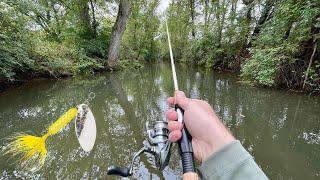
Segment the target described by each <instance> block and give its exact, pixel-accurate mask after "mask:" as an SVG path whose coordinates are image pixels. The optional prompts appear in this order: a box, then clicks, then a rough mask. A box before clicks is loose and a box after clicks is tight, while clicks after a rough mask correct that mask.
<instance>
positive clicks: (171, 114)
mask: <svg viewBox="0 0 320 180" xmlns="http://www.w3.org/2000/svg"><path fill="white" fill-rule="evenodd" d="M166 118H167V119H168V120H169V121H175V120H177V119H178V113H177V112H176V111H175V110H174V109H173V108H171V109H169V110H168V111H167V112H166Z"/></svg>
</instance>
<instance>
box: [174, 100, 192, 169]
mask: <svg viewBox="0 0 320 180" xmlns="http://www.w3.org/2000/svg"><path fill="white" fill-rule="evenodd" d="M175 109H176V111H177V113H178V121H181V122H182V123H183V119H184V110H183V109H182V108H180V107H179V106H178V105H175ZM181 133H182V137H181V139H180V140H179V141H178V145H179V151H180V156H181V159H182V167H183V174H185V173H189V172H194V173H195V172H196V168H195V165H194V157H193V150H192V143H191V141H192V137H191V135H190V133H189V132H188V129H187V128H186V127H185V125H184V123H183V128H182V130H181Z"/></svg>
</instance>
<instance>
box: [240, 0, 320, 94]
mask: <svg viewBox="0 0 320 180" xmlns="http://www.w3.org/2000/svg"><path fill="white" fill-rule="evenodd" d="M319 13H320V11H319V9H318V8H316V7H315V6H314V4H312V3H311V4H310V3H308V2H305V1H300V2H299V3H296V2H294V1H290V0H289V1H283V2H280V3H279V4H278V8H277V11H276V12H275V15H274V17H273V18H272V20H270V21H269V22H268V23H267V24H266V25H265V28H264V29H263V30H262V32H261V34H260V35H259V36H258V37H257V38H256V39H255V40H254V41H253V47H252V48H251V50H250V52H251V54H252V56H251V58H250V59H249V60H247V61H246V62H245V64H244V66H243V70H242V74H243V76H244V77H247V78H252V79H253V80H255V81H256V82H258V83H259V84H261V85H266V86H286V87H288V88H301V87H302V83H303V80H304V78H303V77H304V74H305V71H306V70H307V66H308V62H309V58H310V55H309V54H310V53H308V51H309V52H310V50H311V52H312V48H308V47H306V46H310V45H311V46H312V44H309V43H310V42H312V39H313V33H314V32H312V30H311V29H312V27H313V23H314V18H315V16H316V15H317V14H319ZM270 27H272V28H270ZM316 72H319V70H318V69H317V66H315V67H313V70H312V71H310V73H311V74H312V78H310V79H309V81H312V83H310V86H313V88H312V89H314V88H316V89H317V88H319V87H315V85H316V84H318V82H315V80H319V79H317V74H316Z"/></svg>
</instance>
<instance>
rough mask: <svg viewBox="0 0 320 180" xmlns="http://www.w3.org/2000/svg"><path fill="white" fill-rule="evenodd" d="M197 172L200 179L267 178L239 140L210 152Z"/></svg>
mask: <svg viewBox="0 0 320 180" xmlns="http://www.w3.org/2000/svg"><path fill="white" fill-rule="evenodd" d="M199 172H200V176H201V178H202V179H248V180H250V179H268V178H267V176H266V175H265V174H264V173H263V171H262V170H261V169H260V168H259V166H258V165H257V164H256V163H255V161H254V160H253V158H252V156H251V155H250V154H249V153H248V152H247V151H246V150H245V149H244V148H243V146H242V145H241V143H240V142H239V141H233V142H231V143H229V144H227V145H225V146H224V147H222V148H221V149H220V150H218V151H217V152H215V153H214V154H212V155H211V156H210V157H209V158H208V159H207V160H206V161H205V162H203V164H202V165H201V167H200V168H199Z"/></svg>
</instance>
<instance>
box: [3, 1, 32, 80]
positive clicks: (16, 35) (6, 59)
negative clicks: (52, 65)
mask: <svg viewBox="0 0 320 180" xmlns="http://www.w3.org/2000/svg"><path fill="white" fill-rule="evenodd" d="M24 25H25V24H24V17H23V16H20V15H19V14H18V15H16V16H15V12H14V9H13V8H12V7H10V6H9V5H8V4H6V3H3V2H0V78H1V77H2V78H7V79H9V80H13V78H14V76H15V75H16V73H17V72H24V71H27V70H30V69H32V68H33V60H32V59H30V58H29V56H28V47H29V41H28V39H27V36H26V29H25V28H23V27H24Z"/></svg>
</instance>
